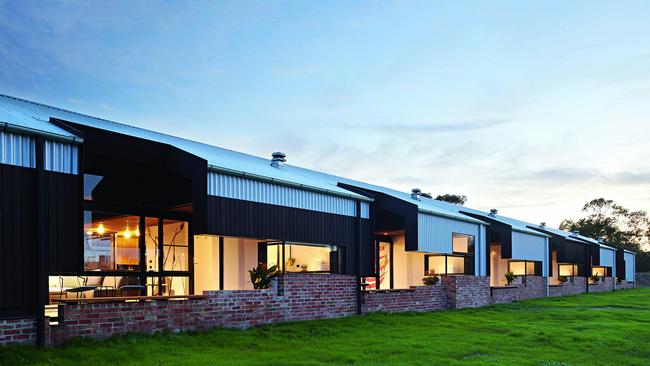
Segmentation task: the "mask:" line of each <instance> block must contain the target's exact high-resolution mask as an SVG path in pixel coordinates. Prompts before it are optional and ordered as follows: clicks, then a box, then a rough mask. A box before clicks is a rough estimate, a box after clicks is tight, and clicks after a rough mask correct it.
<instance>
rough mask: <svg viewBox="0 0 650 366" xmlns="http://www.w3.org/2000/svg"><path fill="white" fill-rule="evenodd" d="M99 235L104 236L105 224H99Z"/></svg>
mask: <svg viewBox="0 0 650 366" xmlns="http://www.w3.org/2000/svg"><path fill="white" fill-rule="evenodd" d="M97 234H99V235H102V234H104V224H99V226H98V227H97Z"/></svg>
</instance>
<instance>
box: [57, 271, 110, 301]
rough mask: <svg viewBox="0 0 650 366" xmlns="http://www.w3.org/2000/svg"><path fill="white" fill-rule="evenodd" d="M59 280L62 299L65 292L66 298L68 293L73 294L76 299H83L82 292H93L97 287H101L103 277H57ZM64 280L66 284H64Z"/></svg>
mask: <svg viewBox="0 0 650 366" xmlns="http://www.w3.org/2000/svg"><path fill="white" fill-rule="evenodd" d="M75 279H76V282H77V284H76V286H75V285H74V282H73V281H74V280H75ZM59 280H60V282H61V297H63V293H64V292H65V294H66V297H67V294H68V293H69V292H71V293H73V294H75V295H76V297H77V298H79V297H83V296H84V292H86V291H93V290H95V289H96V288H97V287H98V286H101V283H102V281H103V280H104V277H101V276H95V277H81V276H77V277H69V276H66V277H59ZM66 280H67V282H68V283H66ZM68 285H70V286H69V287H68Z"/></svg>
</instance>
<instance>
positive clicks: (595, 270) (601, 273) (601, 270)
mask: <svg viewBox="0 0 650 366" xmlns="http://www.w3.org/2000/svg"><path fill="white" fill-rule="evenodd" d="M608 273H609V270H608V267H592V268H591V275H592V276H598V277H607V276H608Z"/></svg>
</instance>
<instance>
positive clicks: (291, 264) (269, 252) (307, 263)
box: [260, 243, 339, 272]
mask: <svg viewBox="0 0 650 366" xmlns="http://www.w3.org/2000/svg"><path fill="white" fill-rule="evenodd" d="M264 246H266V249H265V253H266V258H265V259H266V261H265V263H266V266H267V267H271V266H274V265H277V266H278V270H284V271H286V272H331V271H332V270H335V269H336V268H333V266H332V260H334V261H338V260H339V258H338V257H339V256H338V254H339V251H337V248H336V247H335V246H331V245H312V244H298V243H285V244H284V248H283V245H282V243H262V247H261V248H260V249H262V250H264V249H263V248H264ZM283 252H284V256H283ZM283 258H284V259H283ZM261 261H262V262H264V260H263V259H262V260H261ZM262 264H264V263H262Z"/></svg>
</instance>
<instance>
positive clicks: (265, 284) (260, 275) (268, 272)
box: [248, 266, 279, 290]
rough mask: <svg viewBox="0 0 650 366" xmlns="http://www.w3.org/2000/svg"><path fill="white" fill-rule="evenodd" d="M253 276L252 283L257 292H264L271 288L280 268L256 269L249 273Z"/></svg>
mask: <svg viewBox="0 0 650 366" xmlns="http://www.w3.org/2000/svg"><path fill="white" fill-rule="evenodd" d="M248 273H249V274H250V276H251V283H252V284H253V288H254V289H256V290H262V289H265V288H269V287H271V280H273V279H274V278H275V277H276V276H277V275H278V274H279V272H278V266H271V267H269V268H264V267H255V268H253V269H251V270H249V271H248Z"/></svg>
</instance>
